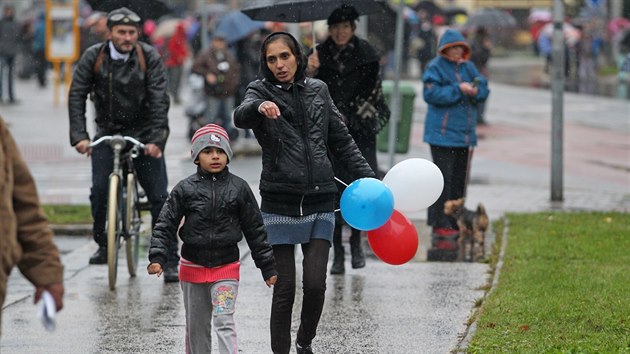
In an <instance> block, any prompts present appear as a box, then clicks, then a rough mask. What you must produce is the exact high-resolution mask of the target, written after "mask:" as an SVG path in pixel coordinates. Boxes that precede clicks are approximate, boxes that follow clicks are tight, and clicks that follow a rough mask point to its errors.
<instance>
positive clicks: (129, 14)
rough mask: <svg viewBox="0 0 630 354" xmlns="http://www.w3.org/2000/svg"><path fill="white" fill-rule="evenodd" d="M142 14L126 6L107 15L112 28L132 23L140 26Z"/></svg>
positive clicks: (108, 24)
mask: <svg viewBox="0 0 630 354" xmlns="http://www.w3.org/2000/svg"><path fill="white" fill-rule="evenodd" d="M140 20H141V19H140V16H138V14H136V13H135V12H133V11H131V10H129V9H128V8H126V7H121V8H119V9H116V10H112V11H111V12H110V13H109V14H108V15H107V27H109V28H110V29H111V28H112V27H114V26H118V25H130V26H136V27H140Z"/></svg>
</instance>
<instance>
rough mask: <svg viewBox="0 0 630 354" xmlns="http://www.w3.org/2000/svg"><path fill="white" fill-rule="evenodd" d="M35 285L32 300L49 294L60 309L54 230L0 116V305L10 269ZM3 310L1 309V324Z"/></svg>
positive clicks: (60, 275) (60, 267)
mask: <svg viewBox="0 0 630 354" xmlns="http://www.w3.org/2000/svg"><path fill="white" fill-rule="evenodd" d="M16 265H17V266H18V268H19V269H20V272H21V273H22V274H23V275H24V277H25V278H26V279H28V280H29V281H30V282H31V283H32V284H33V285H34V286H35V288H36V289H35V296H34V300H35V303H37V302H39V300H40V299H41V297H42V294H43V293H44V291H47V292H49V293H50V295H51V296H52V298H53V300H54V304H55V307H56V311H59V310H61V309H62V308H63V293H64V287H63V265H62V264H61V259H60V257H59V249H58V248H57V246H56V245H55V243H54V242H53V232H52V230H51V229H50V228H49V227H48V220H47V219H46V216H45V215H44V211H43V210H42V208H41V207H40V204H39V197H38V196H37V189H36V186H35V181H34V180H33V177H32V176H31V173H30V172H29V170H28V168H27V166H26V163H25V162H24V160H23V159H22V156H21V155H20V153H19V151H18V148H17V146H16V144H15V141H14V140H13V137H12V136H11V133H10V132H9V130H8V129H7V126H6V125H5V123H4V121H3V120H2V118H0V305H2V304H3V303H4V298H5V294H6V290H7V281H8V278H9V274H10V273H11V269H13V267H14V266H16ZM1 315H2V312H1V310H0V323H1Z"/></svg>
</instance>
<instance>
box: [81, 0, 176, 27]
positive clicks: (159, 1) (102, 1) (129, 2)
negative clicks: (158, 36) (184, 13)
mask: <svg viewBox="0 0 630 354" xmlns="http://www.w3.org/2000/svg"><path fill="white" fill-rule="evenodd" d="M86 2H87V3H88V4H89V5H90V7H91V8H92V10H94V11H103V12H110V11H112V10H116V9H119V8H121V7H126V8H128V9H129V10H131V11H133V12H135V13H137V14H138V16H140V18H141V19H142V21H143V22H144V21H146V20H148V19H153V20H157V19H159V18H160V17H162V16H166V15H170V14H172V13H173V9H172V8H171V7H170V6H169V5H168V4H167V2H166V1H164V0H86Z"/></svg>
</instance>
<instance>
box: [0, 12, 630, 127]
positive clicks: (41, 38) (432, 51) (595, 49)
mask: <svg viewBox="0 0 630 354" xmlns="http://www.w3.org/2000/svg"><path fill="white" fill-rule="evenodd" d="M81 4H82V5H81V9H80V15H81V17H80V52H81V53H83V52H84V51H85V50H86V49H87V48H88V47H89V46H90V45H93V44H95V43H98V42H100V41H103V40H105V39H106V38H107V37H108V35H109V33H108V29H107V26H106V24H105V21H106V15H107V14H106V13H105V12H102V11H97V10H92V9H91V8H90V7H89V5H87V4H86V3H84V2H81ZM407 9H408V10H409V11H405V18H406V21H405V26H404V29H405V35H404V43H405V50H404V51H403V64H404V65H403V74H407V75H412V76H413V75H416V76H417V77H420V76H421V75H422V73H423V72H424V70H425V68H426V65H427V64H428V62H429V61H430V60H431V59H432V58H434V57H435V56H436V54H437V52H436V50H437V42H438V40H439V38H440V36H441V34H442V33H443V32H444V31H445V30H446V29H447V28H456V29H458V30H460V31H461V32H462V34H463V35H464V36H465V37H466V38H467V40H468V41H469V42H470V43H471V44H475V43H485V44H484V46H485V47H488V45H487V44H489V43H492V46H494V47H497V46H503V47H506V46H509V45H510V43H504V42H505V41H504V40H501V41H499V40H498V37H500V35H499V34H497V31H496V29H491V28H484V27H483V26H482V27H479V26H467V25H466V23H465V20H461V19H462V18H465V16H466V14H465V12H463V13H453V14H451V15H446V14H445V13H440V12H435V11H431V10H430V9H428V8H422V7H417V8H413V7H409V8H407ZM22 10H23V9H22ZM228 10H229V9H227V8H226V9H223V10H221V11H218V12H211V13H209V17H208V18H206V19H205V20H206V22H205V26H203V23H202V20H203V19H202V18H201V16H200V15H199V14H194V13H191V14H183V13H172V14H168V15H166V16H162V17H160V18H146V19H143V23H144V26H143V32H142V33H141V37H140V40H141V41H145V42H148V43H150V44H152V45H154V46H155V47H157V48H158V49H159V51H160V53H161V55H162V56H163V59H164V62H165V64H166V66H167V68H168V72H169V81H170V84H169V94H170V96H171V98H172V99H173V103H174V104H176V105H177V104H180V103H186V102H183V101H182V97H181V92H180V90H181V89H180V87H181V86H182V84H185V83H187V78H188V76H189V75H190V65H192V63H193V62H195V61H196V59H197V55H199V53H200V51H201V50H202V48H207V47H208V45H209V44H210V40H211V39H212V38H213V35H214V29H215V27H216V26H217V24H218V23H219V22H220V20H221V18H222V16H224V15H225V14H226V13H227V12H228ZM531 13H532V15H534V14H536V15H540V14H548V15H545V16H530V17H529V18H528V19H526V20H525V21H526V23H523V24H521V27H522V28H523V29H527V30H528V31H529V34H530V37H531V43H532V45H531V48H532V50H533V51H534V53H535V54H536V55H539V56H541V57H543V58H545V59H546V61H547V66H546V69H545V72H546V73H549V70H548V67H549V66H548V65H549V63H551V33H552V31H551V29H552V28H551V16H550V12H549V11H547V10H544V11H543V10H541V9H532V10H531ZM176 19H179V21H178V24H177V26H171V27H172V29H173V30H169V31H160V30H159V28H161V27H166V26H163V25H164V24H165V22H171V23H172V22H173V21H174V20H176ZM368 20H370V19H368ZM377 20H379V21H380V18H378V19H377ZM624 23H625V22H624ZM628 26H630V25H628ZM371 27H374V26H370V30H369V31H372V29H371ZM377 27H378V26H377ZM0 28H3V29H4V30H3V31H0V35H1V36H3V38H4V37H6V38H11V39H14V38H15V39H18V40H0V43H2V44H0V77H2V78H3V80H2V81H0V94H2V96H0V99H2V100H4V101H5V102H7V103H15V102H17V98H16V97H15V92H13V77H14V76H16V77H18V78H20V79H29V78H31V77H35V78H36V79H37V82H38V84H39V86H40V87H42V88H44V87H46V85H47V77H49V74H48V73H47V71H48V70H49V68H50V63H48V62H47V61H46V56H45V16H44V10H43V9H29V10H26V11H24V10H23V11H21V12H19V13H16V10H15V8H14V7H13V6H11V5H6V6H4V7H3V15H2V17H1V18H0ZM156 28H157V29H158V30H157V31H156ZM175 28H178V29H177V31H175V30H174V29H175ZM203 28H207V30H208V33H207V34H206V36H205V38H207V39H208V43H207V44H206V45H203V43H201V41H202V38H203V37H204V36H203V35H202V33H201V32H202V29H203ZM283 28H286V26H285V24H281V23H268V24H266V26H265V27H263V28H260V29H259V30H257V31H254V32H252V33H251V34H250V35H249V36H247V37H244V38H239V39H238V40H236V41H230V42H229V43H227V45H228V49H229V51H230V52H231V54H232V55H233V57H234V60H236V61H237V62H238V64H239V67H240V68H241V70H240V74H239V75H240V78H239V79H238V84H237V88H236V89H235V92H234V93H232V94H230V97H233V99H234V100H233V103H232V102H231V99H229V100H228V102H227V103H228V105H229V106H231V107H230V108H234V107H235V106H236V105H238V103H239V102H240V100H241V98H242V96H243V94H244V91H245V87H246V86H247V83H248V82H250V81H251V80H253V79H255V78H256V77H257V76H258V59H257V58H256V55H251V53H252V52H253V50H252V48H253V49H256V48H257V46H259V45H260V41H261V39H262V38H264V36H265V35H266V34H268V33H271V32H272V31H277V30H278V29H283ZM625 28H627V27H623V28H621V29H618V28H616V27H615V28H613V27H611V25H607V24H606V23H605V22H604V20H603V19H602V18H600V17H596V16H594V17H583V16H582V17H576V18H572V19H570V18H567V20H566V23H565V36H566V47H565V60H566V62H565V70H566V71H565V74H566V78H567V80H568V81H571V82H572V83H574V85H573V87H569V89H572V88H574V89H575V90H576V91H579V92H587V93H593V92H594V91H595V90H596V87H594V86H595V85H596V80H594V79H595V78H596V77H597V73H598V70H599V69H600V67H601V66H602V64H603V62H604V60H606V59H604V58H603V57H605V56H606V55H607V54H606V53H607V51H606V49H607V48H609V47H610V46H611V42H612V41H613V40H614V38H613V37H614V36H615V35H618V34H619V32H622V31H623V29H625ZM307 31H310V28H309V29H307ZM152 32H156V35H152ZM158 32H160V33H158ZM613 32H614V33H613ZM482 33H484V34H482ZM364 35H365V34H364ZM325 36H326V34H325V33H323V32H322V31H317V33H316V37H317V42H320V43H321V42H323V41H324V40H325V39H326V37H325ZM479 36H483V40H481V41H479V40H478V37H479ZM173 37H175V38H173ZM367 37H368V38H366V39H368V40H369V41H370V43H372V45H373V46H374V48H375V50H376V52H377V53H378V54H379V56H380V64H381V70H382V74H383V76H384V77H389V76H390V75H391V74H392V71H391V70H392V65H393V64H392V62H393V60H392V59H393V57H392V52H393V50H392V48H391V43H390V45H387V44H385V42H386V41H387V40H386V39H385V38H381V37H379V36H375V35H373V34H372V33H371V32H370V33H368V35H367ZM298 38H299V39H300V40H301V41H303V42H304V43H303V44H304V45H305V46H306V47H307V48H311V47H312V43H310V42H312V38H313V37H312V36H311V35H309V34H308V33H303V36H300V37H298ZM306 42H309V43H306ZM512 42H513V41H512ZM625 49H626V51H628V48H625ZM608 52H609V51H608ZM624 53H625V52H624ZM624 53H614V55H616V56H617V57H616V58H613V59H614V60H612V61H616V62H617V63H615V64H617V66H618V69H619V70H620V71H623V69H624V66H623V62H624V59H625V56H624V55H623V54H624ZM491 54H494V53H491ZM474 57H475V54H474V53H473V58H472V60H473V62H475V58H474ZM475 64H476V65H477V64H478V62H475ZM481 65H486V66H487V61H486V63H485V64H481ZM613 65H614V64H613ZM479 69H480V70H482V71H484V70H486V68H484V67H479ZM18 95H19V94H18ZM481 116H482V117H483V114H482V115H481ZM214 119H219V120H217V121H220V117H219V118H213V121H214ZM192 131H193V132H194V129H192ZM244 135H245V136H246V137H251V132H249V131H245V132H244Z"/></svg>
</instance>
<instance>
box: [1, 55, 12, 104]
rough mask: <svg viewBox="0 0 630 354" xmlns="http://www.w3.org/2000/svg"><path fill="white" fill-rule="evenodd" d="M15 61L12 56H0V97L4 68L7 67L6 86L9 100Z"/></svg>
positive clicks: (10, 98)
mask: <svg viewBox="0 0 630 354" xmlns="http://www.w3.org/2000/svg"><path fill="white" fill-rule="evenodd" d="M14 63H15V57H14V56H0V99H2V83H3V81H4V68H6V69H7V86H8V91H9V101H11V102H13V101H14V100H15V96H14V95H13V67H14V65H13V64H14Z"/></svg>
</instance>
